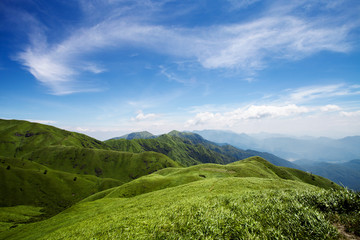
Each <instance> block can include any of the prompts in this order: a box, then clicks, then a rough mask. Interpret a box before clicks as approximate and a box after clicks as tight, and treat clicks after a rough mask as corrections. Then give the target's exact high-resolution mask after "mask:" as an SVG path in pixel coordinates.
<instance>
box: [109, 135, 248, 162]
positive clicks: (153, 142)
mask: <svg viewBox="0 0 360 240" xmlns="http://www.w3.org/2000/svg"><path fill="white" fill-rule="evenodd" d="M105 143H106V144H107V145H109V146H111V147H112V148H113V149H115V150H118V151H128V152H135V153H139V152H144V151H154V152H160V153H162V154H165V155H167V156H168V157H170V158H171V159H173V160H175V161H176V162H178V163H180V164H182V165H183V166H191V165H195V164H201V163H218V164H227V163H230V162H234V161H237V160H239V159H243V158H246V157H249V156H251V155H249V154H247V153H245V152H243V151H241V150H238V149H235V148H233V149H231V150H233V151H234V152H233V153H231V152H230V151H227V153H228V154H227V155H225V154H224V153H223V152H224V151H225V149H224V147H222V146H217V145H215V144H210V143H208V142H206V141H205V140H203V141H202V142H195V140H189V139H187V138H183V137H181V136H177V135H174V134H164V135H161V136H159V137H157V138H154V139H132V140H126V139H117V140H114V139H113V140H107V141H105Z"/></svg>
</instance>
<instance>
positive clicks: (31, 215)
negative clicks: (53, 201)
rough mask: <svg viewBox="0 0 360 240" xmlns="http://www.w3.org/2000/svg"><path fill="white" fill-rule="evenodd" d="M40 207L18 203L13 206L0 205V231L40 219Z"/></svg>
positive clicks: (41, 212)
mask: <svg viewBox="0 0 360 240" xmlns="http://www.w3.org/2000/svg"><path fill="white" fill-rule="evenodd" d="M43 214H44V212H43V209H42V207H34V206H25V205H18V206H14V207H0V232H4V231H7V230H8V229H11V228H14V227H17V226H19V225H20V224H26V223H30V222H34V221H38V220H40V219H41V215H43Z"/></svg>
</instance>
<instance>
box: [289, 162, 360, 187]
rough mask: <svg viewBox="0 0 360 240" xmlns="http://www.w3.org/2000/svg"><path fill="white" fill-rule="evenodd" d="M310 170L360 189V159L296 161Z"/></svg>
mask: <svg viewBox="0 0 360 240" xmlns="http://www.w3.org/2000/svg"><path fill="white" fill-rule="evenodd" d="M296 163H297V164H298V165H300V166H302V167H303V169H305V170H306V171H308V172H311V173H313V174H316V175H320V176H322V177H325V178H328V179H330V180H331V181H333V182H335V183H337V184H339V185H341V186H345V187H348V188H351V189H353V190H357V191H360V159H355V160H351V161H348V162H344V163H326V162H311V161H296Z"/></svg>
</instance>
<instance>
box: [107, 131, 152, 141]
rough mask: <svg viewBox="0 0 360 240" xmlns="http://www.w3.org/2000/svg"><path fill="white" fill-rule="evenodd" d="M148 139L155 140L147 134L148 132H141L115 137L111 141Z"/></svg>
mask: <svg viewBox="0 0 360 240" xmlns="http://www.w3.org/2000/svg"><path fill="white" fill-rule="evenodd" d="M149 138H156V136H155V135H153V134H152V133H149V132H148V131H143V132H133V133H129V134H125V135H124V136H121V137H115V138H112V139H127V140H131V139H149Z"/></svg>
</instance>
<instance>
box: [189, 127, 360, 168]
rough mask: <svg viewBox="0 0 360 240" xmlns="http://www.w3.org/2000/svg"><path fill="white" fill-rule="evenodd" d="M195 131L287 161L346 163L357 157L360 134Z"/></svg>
mask: <svg viewBox="0 0 360 240" xmlns="http://www.w3.org/2000/svg"><path fill="white" fill-rule="evenodd" d="M194 133H197V134H199V135H201V136H202V137H204V138H206V139H208V140H210V141H214V142H219V143H228V144H231V145H233V146H235V147H239V148H241V149H254V150H257V151H264V152H269V153H272V154H275V155H276V156H279V157H281V158H284V159H287V160H299V159H307V160H311V161H319V162H346V161H349V160H352V159H357V158H360V136H351V137H345V138H341V139H332V138H325V137H320V138H313V137H304V138H294V137H286V136H282V135H271V134H262V135H259V134H257V135H254V136H252V135H247V134H244V133H241V134H237V133H234V132H230V131H222V130H203V131H194ZM297 164H299V162H297Z"/></svg>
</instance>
